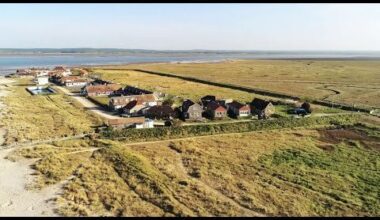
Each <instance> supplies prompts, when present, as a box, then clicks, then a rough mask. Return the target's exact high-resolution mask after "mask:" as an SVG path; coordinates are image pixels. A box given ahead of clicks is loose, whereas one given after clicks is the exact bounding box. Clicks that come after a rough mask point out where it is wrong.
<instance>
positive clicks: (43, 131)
mask: <svg viewBox="0 0 380 220" xmlns="http://www.w3.org/2000/svg"><path fill="white" fill-rule="evenodd" d="M30 85H31V84H30V79H27V78H20V79H17V81H16V82H15V83H14V84H13V85H11V86H10V87H9V90H10V91H9V94H8V95H7V96H6V97H3V101H4V103H5V104H6V105H7V113H6V114H4V116H3V117H2V119H1V124H2V125H3V126H4V127H6V128H7V134H6V141H5V144H10V143H14V142H25V141H32V140H42V139H48V138H57V137H65V136H70V135H78V134H82V133H88V132H92V131H93V130H94V128H93V127H94V126H97V125H99V124H100V123H101V120H100V119H99V118H97V117H96V116H95V115H91V114H89V113H88V112H87V111H84V110H83V109H82V108H81V106H80V105H79V104H77V103H75V101H74V100H73V99H71V98H70V97H67V96H65V95H63V94H60V93H57V94H52V95H31V94H30V93H29V92H28V91H26V89H25V88H26V87H27V86H30Z"/></svg>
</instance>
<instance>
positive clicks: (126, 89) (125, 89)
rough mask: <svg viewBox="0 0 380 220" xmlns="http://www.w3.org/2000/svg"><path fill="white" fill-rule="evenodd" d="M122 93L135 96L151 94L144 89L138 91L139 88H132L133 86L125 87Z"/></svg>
mask: <svg viewBox="0 0 380 220" xmlns="http://www.w3.org/2000/svg"><path fill="white" fill-rule="evenodd" d="M124 92H125V93H132V94H135V95H142V94H152V93H153V92H151V91H148V90H145V89H140V88H137V87H133V86H126V87H125V88H124Z"/></svg>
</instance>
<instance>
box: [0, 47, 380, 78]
mask: <svg viewBox="0 0 380 220" xmlns="http://www.w3.org/2000/svg"><path fill="white" fill-rule="evenodd" d="M324 58H328V59H380V53H378V52H323V51H322V52H302V51H233V52H231V51H228V52H223V51H197V52H192V51H175V52H170V51H169V52H168V51H165V52H152V51H150V52H138V53H132V54H127V55H125V54H112V53H111V54H108V53H104V54H75V53H73V54H1V53H0V75H6V74H9V73H14V72H15V70H16V69H20V68H30V67H49V68H51V67H54V66H57V65H63V66H80V65H107V64H129V63H146V62H210V61H222V60H227V59H324Z"/></svg>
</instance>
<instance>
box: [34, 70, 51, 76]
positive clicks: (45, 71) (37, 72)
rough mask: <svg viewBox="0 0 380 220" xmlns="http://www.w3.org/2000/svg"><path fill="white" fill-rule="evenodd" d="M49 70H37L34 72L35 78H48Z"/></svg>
mask: <svg viewBox="0 0 380 220" xmlns="http://www.w3.org/2000/svg"><path fill="white" fill-rule="evenodd" d="M49 72H50V71H49V70H47V69H41V70H38V71H36V77H40V76H49Z"/></svg>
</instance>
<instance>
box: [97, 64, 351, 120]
mask: <svg viewBox="0 0 380 220" xmlns="http://www.w3.org/2000/svg"><path fill="white" fill-rule="evenodd" d="M93 71H94V72H96V73H97V74H99V75H100V76H101V77H102V79H105V80H111V81H113V82H117V83H121V84H123V85H132V86H138V87H140V88H144V89H148V90H151V91H158V92H163V93H167V94H169V95H170V96H172V97H174V98H173V101H174V105H175V106H179V105H181V104H182V100H183V99H185V98H190V99H192V100H194V101H197V100H198V101H199V100H200V98H201V97H203V96H205V95H210V94H212V95H216V96H217V98H220V99H223V98H226V99H234V100H237V101H240V102H243V103H246V102H251V101H252V100H253V98H262V99H266V100H273V101H276V100H279V99H278V98H273V97H268V96H263V95H257V94H252V93H248V92H243V91H237V90H234V89H228V88H221V87H218V86H212V85H205V84H202V83H196V82H189V81H186V80H181V79H175V78H171V77H165V76H157V75H151V74H147V73H143V72H138V71H133V70H104V69H93ZM170 96H169V99H170ZM175 96H178V98H175ZM91 99H94V100H95V101H96V102H97V103H99V104H101V105H106V104H108V101H109V97H91ZM280 100H281V99H280ZM289 109H291V106H289V105H278V106H276V111H277V113H278V116H282V117H288V116H289V115H288V114H287V110H289ZM331 112H334V113H339V112H344V111H343V110H339V109H332V108H328V107H323V106H315V113H331Z"/></svg>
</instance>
